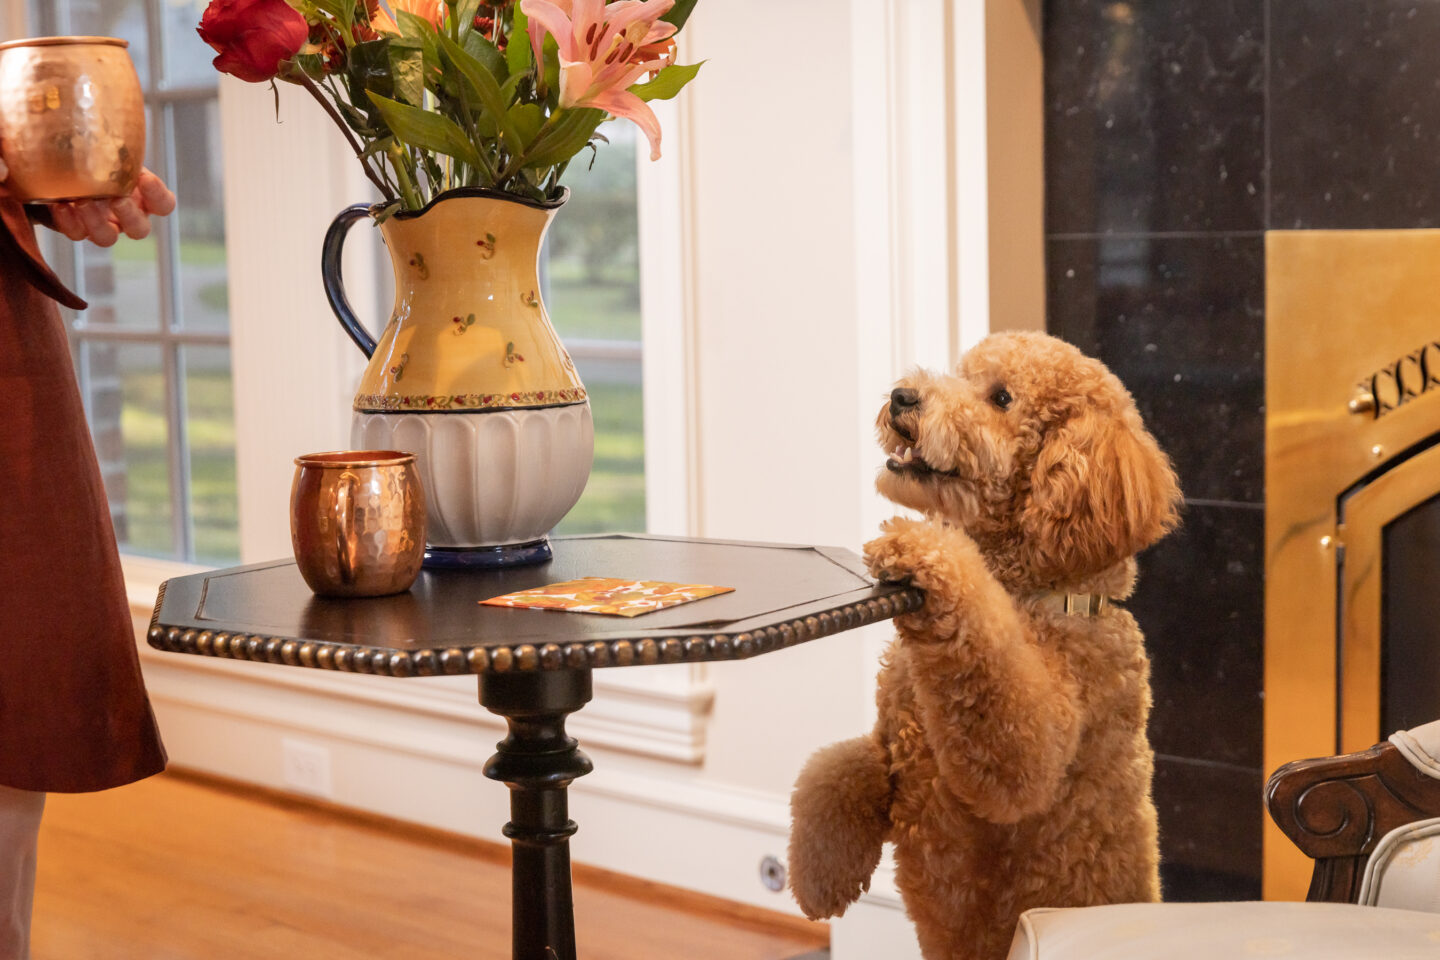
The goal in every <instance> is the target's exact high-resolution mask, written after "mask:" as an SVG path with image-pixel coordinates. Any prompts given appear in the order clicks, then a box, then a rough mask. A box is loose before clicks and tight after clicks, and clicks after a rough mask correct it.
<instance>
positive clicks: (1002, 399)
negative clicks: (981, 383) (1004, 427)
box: [990, 387, 1015, 410]
mask: <svg viewBox="0 0 1440 960" xmlns="http://www.w3.org/2000/svg"><path fill="white" fill-rule="evenodd" d="M990 402H991V403H993V404H995V406H997V407H999V408H1000V409H1001V410H1008V409H1010V404H1012V403H1014V402H1015V398H1014V397H1012V396H1010V391H1009V390H1006V389H1005V388H1004V387H996V388H995V389H994V391H992V392H991V394H990Z"/></svg>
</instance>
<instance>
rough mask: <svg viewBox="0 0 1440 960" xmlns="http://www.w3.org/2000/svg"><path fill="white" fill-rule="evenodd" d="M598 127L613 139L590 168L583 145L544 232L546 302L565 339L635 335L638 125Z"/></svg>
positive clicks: (637, 331)
mask: <svg viewBox="0 0 1440 960" xmlns="http://www.w3.org/2000/svg"><path fill="white" fill-rule="evenodd" d="M600 131H601V132H602V133H604V134H605V136H607V137H609V138H610V142H609V143H608V144H606V143H602V144H599V150H598V152H597V153H596V155H595V165H594V167H592V168H589V169H587V165H588V164H589V161H590V152H589V151H581V153H580V154H579V155H578V156H577V157H576V158H575V159H574V160H573V161H572V162H571V164H570V167H569V169H568V170H567V171H566V174H565V183H566V184H567V185H568V186H569V187H570V200H569V202H568V203H566V204H565V206H564V207H563V208H562V209H561V210H560V213H559V214H558V215H557V216H556V218H555V224H554V226H553V227H552V228H551V230H550V234H549V242H548V247H549V263H548V268H547V276H546V279H547V281H548V285H547V287H546V291H545V305H546V307H547V308H548V309H549V312H550V319H551V320H552V322H553V323H554V324H555V329H556V330H557V331H558V332H559V333H560V336H561V338H563V339H566V340H569V339H573V338H581V339H587V340H635V341H638V340H639V339H640V260H639V251H640V246H639V236H640V231H639V226H638V220H637V214H636V205H635V127H634V125H633V124H631V123H629V122H628V121H627V122H624V123H607V124H605V125H604V126H602V127H601V128H600ZM576 359H577V360H578V359H579V357H578V356H577V358H576Z"/></svg>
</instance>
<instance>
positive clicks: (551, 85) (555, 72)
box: [540, 33, 560, 109]
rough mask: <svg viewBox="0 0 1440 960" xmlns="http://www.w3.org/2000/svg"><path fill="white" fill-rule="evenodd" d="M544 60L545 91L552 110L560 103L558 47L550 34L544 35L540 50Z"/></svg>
mask: <svg viewBox="0 0 1440 960" xmlns="http://www.w3.org/2000/svg"><path fill="white" fill-rule="evenodd" d="M540 54H541V56H543V57H544V58H545V90H546V91H547V92H548V93H549V95H550V97H549V99H550V105H551V108H552V109H553V108H554V106H555V104H557V103H559V102H560V45H559V44H557V43H556V42H555V38H554V37H552V36H550V34H548V33H547V34H545V45H544V46H543V47H541V48H540Z"/></svg>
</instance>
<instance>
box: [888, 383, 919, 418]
mask: <svg viewBox="0 0 1440 960" xmlns="http://www.w3.org/2000/svg"><path fill="white" fill-rule="evenodd" d="M919 405H920V391H919V390H912V389H910V388H909V387H896V388H895V389H894V390H891V391H890V416H892V417H898V416H900V414H902V413H904V412H905V411H906V410H909V409H910V408H911V407H918V406H919Z"/></svg>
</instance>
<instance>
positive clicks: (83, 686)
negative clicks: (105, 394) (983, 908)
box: [0, 198, 165, 793]
mask: <svg viewBox="0 0 1440 960" xmlns="http://www.w3.org/2000/svg"><path fill="white" fill-rule="evenodd" d="M0 221H3V223H0V397H3V402H0V411H3V412H0V784H3V785H4V786H7V787H15V788H17V789H20V790H37V791H46V792H60V793H73V792H79V791H87V790H103V789H106V788H107V787H115V786H119V785H120V784H122V783H129V782H131V781H133V780H139V779H141V778H142V777H148V776H150V775H151V774H154V773H158V772H160V771H161V770H162V769H164V767H165V750H164V748H163V747H162V746H161V745H160V735H159V732H158V731H157V730H156V728H155V717H154V715H153V714H152V713H151V711H150V701H149V700H148V699H147V698H146V696H145V686H144V681H143V680H142V679H141V676H140V661H139V658H138V657H137V655H136V650H135V634H134V628H133V626H132V624H131V619H130V605H129V603H128V602H127V600H126V597H125V581H124V578H123V577H122V575H121V570H120V558H119V554H118V553H117V551H116V548H115V534H114V531H113V529H112V527H111V525H110V510H109V506H108V505H107V502H106V499H105V488H104V486H103V485H102V483H101V480H100V468H99V466H98V464H97V463H96V461H95V450H94V447H93V446H92V444H91V441H90V431H89V429H88V427H87V426H86V423H85V412H84V408H83V406H82V405H81V400H80V391H79V389H78V387H77V386H76V383H75V372H74V369H73V366H72V363H71V360H70V347H69V345H68V343H67V341H66V337H65V330H64V327H63V326H62V324H61V320H60V315H59V311H57V310H56V309H55V301H59V302H60V303H63V304H65V305H66V306H70V307H76V308H80V307H83V306H85V302H84V301H83V300H81V299H79V298H78V297H76V296H75V295H74V294H73V293H71V292H70V291H69V290H67V289H65V286H64V285H63V284H61V283H60V281H59V279H57V278H56V276H55V274H54V273H52V272H51V271H50V269H49V267H47V266H46V265H45V261H44V260H43V259H42V258H41V256H40V251H39V248H38V247H37V246H36V244H35V234H34V231H33V230H32V228H31V226H30V222H29V220H28V219H27V216H26V213H25V209H24V207H22V206H21V205H20V204H19V203H17V202H15V201H14V200H11V199H8V198H0Z"/></svg>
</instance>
